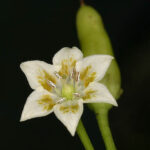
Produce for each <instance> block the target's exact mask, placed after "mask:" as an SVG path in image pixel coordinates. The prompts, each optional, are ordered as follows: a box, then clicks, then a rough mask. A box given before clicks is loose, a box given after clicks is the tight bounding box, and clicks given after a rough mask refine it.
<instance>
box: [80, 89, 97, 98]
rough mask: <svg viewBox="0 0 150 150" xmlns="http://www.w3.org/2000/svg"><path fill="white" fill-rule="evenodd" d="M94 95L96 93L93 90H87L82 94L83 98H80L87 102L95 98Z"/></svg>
mask: <svg viewBox="0 0 150 150" xmlns="http://www.w3.org/2000/svg"><path fill="white" fill-rule="evenodd" d="M95 93H96V91H95V90H92V89H89V90H87V91H86V92H85V94H84V96H83V97H82V98H83V100H89V99H91V98H92V97H94V96H95V95H94V94H95Z"/></svg>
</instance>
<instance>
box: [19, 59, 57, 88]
mask: <svg viewBox="0 0 150 150" xmlns="http://www.w3.org/2000/svg"><path fill="white" fill-rule="evenodd" d="M20 67H21V69H22V71H23V72H24V73H25V75H26V77H27V80H28V82H29V84H30V86H31V88H32V89H36V88H38V87H39V86H42V87H43V88H44V89H46V90H48V91H51V89H52V88H51V86H50V85H49V84H48V81H51V82H53V83H54V84H56V81H57V78H56V76H55V75H54V72H55V71H58V69H59V68H57V67H56V66H55V67H54V66H53V65H50V64H47V63H45V62H43V61H38V60H35V61H26V62H23V63H21V65H20Z"/></svg>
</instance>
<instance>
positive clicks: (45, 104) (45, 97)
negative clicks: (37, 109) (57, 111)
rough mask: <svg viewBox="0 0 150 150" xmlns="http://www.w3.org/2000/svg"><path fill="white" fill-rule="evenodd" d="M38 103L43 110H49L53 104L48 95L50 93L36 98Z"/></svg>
mask: <svg viewBox="0 0 150 150" xmlns="http://www.w3.org/2000/svg"><path fill="white" fill-rule="evenodd" d="M38 104H39V105H42V107H43V109H44V110H47V111H49V110H51V109H52V108H53V106H54V105H55V103H54V101H53V99H52V98H51V97H50V95H43V96H42V97H41V99H40V100H38Z"/></svg>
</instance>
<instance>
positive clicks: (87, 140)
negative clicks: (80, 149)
mask: <svg viewBox="0 0 150 150" xmlns="http://www.w3.org/2000/svg"><path fill="white" fill-rule="evenodd" d="M77 133H78V136H79V138H80V140H81V142H82V144H83V145H84V148H85V149H86V150H94V148H93V145H92V143H91V141H90V138H89V137H88V134H87V132H86V130H85V128H84V125H83V123H82V121H81V120H80V121H79V124H78V127H77Z"/></svg>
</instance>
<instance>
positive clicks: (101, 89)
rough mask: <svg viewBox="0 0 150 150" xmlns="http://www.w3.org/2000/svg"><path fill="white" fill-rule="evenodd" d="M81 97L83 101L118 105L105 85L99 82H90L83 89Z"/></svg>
mask: <svg viewBox="0 0 150 150" xmlns="http://www.w3.org/2000/svg"><path fill="white" fill-rule="evenodd" d="M83 93H84V95H83V97H82V99H83V102H84V103H100V102H103V103H109V104H112V105H114V106H118V105H117V102H116V100H115V99H114V98H113V96H112V95H111V93H110V92H109V91H108V89H107V87H106V86H105V85H103V84H101V83H97V82H92V83H90V84H89V86H88V87H87V88H86V89H85V90H84V92H83Z"/></svg>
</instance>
